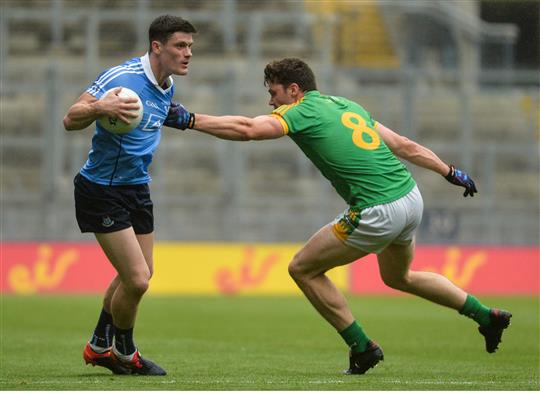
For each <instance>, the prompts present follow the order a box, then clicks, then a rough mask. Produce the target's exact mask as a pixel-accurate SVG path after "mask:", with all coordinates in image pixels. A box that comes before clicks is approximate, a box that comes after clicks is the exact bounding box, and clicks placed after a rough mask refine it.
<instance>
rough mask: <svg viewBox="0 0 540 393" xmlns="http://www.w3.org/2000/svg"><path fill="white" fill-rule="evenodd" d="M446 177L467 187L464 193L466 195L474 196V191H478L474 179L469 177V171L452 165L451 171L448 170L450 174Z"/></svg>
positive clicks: (456, 183) (451, 181)
mask: <svg viewBox="0 0 540 393" xmlns="http://www.w3.org/2000/svg"><path fill="white" fill-rule="evenodd" d="M444 178H445V179H446V180H448V181H449V182H450V183H452V184H455V185H456V186H461V187H465V192H464V193H463V196H464V197H466V196H467V195H470V196H474V193H475V192H478V191H477V190H476V185H475V184H474V181H473V179H471V178H470V177H469V175H468V174H467V172H464V171H462V170H461V169H457V168H456V167H455V166H453V165H450V172H448V175H446V176H445V177H444Z"/></svg>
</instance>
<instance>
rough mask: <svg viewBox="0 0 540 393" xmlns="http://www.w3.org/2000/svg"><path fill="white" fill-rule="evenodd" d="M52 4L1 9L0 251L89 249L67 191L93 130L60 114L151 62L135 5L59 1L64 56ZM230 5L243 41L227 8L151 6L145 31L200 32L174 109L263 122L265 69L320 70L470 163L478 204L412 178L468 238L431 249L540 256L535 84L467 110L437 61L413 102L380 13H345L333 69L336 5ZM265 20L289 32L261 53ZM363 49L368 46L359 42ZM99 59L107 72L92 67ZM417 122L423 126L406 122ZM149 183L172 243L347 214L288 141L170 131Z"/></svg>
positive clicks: (433, 237) (331, 88)
mask: <svg viewBox="0 0 540 393" xmlns="http://www.w3.org/2000/svg"><path fill="white" fill-rule="evenodd" d="M53 3H54V2H52V1H45V0H25V1H5V2H3V3H2V7H3V11H4V10H8V9H9V12H7V13H5V14H4V16H3V18H7V19H6V20H7V21H9V23H8V24H6V26H7V27H6V28H7V29H8V33H9V34H8V35H7V37H8V38H6V36H4V38H2V39H4V40H7V42H4V44H5V50H6V53H7V54H8V56H7V57H6V58H5V59H4V60H2V61H3V63H2V64H3V65H5V67H4V68H3V71H2V76H3V78H4V79H3V80H4V81H6V83H5V86H3V90H2V93H1V94H0V117H1V120H0V122H1V129H2V155H3V158H2V168H1V184H0V186H1V187H2V199H3V203H4V212H3V214H2V220H3V228H4V233H3V237H4V239H8V240H9V239H11V240H15V239H17V240H21V239H43V238H62V239H73V240H76V239H81V238H82V237H81V235H80V234H79V233H78V230H77V228H76V223H75V220H74V218H73V208H72V203H73V202H72V197H71V195H72V194H71V193H72V185H71V179H72V177H73V176H74V174H75V173H76V171H77V170H78V168H79V167H80V165H81V164H82V163H83V161H84V160H85V158H86V155H87V152H88V149H89V146H90V138H91V134H92V132H91V127H90V128H89V129H88V130H86V131H85V132H75V133H69V134H67V133H65V131H63V129H62V125H61V116H62V114H63V113H64V112H65V110H67V108H68V107H69V105H70V103H71V102H72V101H73V100H74V99H75V98H76V97H77V96H78V95H79V94H80V93H81V92H82V91H83V90H84V88H85V87H86V85H87V84H88V83H89V82H90V81H91V80H92V79H93V78H94V77H95V76H96V75H97V73H98V72H99V70H101V69H103V68H105V67H108V66H110V65H113V64H118V62H120V61H122V60H123V59H126V58H128V57H130V56H137V55H140V54H142V53H143V51H144V50H145V49H146V41H145V40H146V38H145V36H144V34H143V35H142V36H141V33H140V31H139V30H138V29H137V28H136V27H135V25H134V23H133V20H130V17H129V15H128V16H126V15H125V12H127V11H125V10H128V9H129V10H130V11H129V12H136V10H133V7H131V8H130V7H127V5H128V3H129V4H133V2H131V1H129V2H128V1H118V2H106V1H103V2H93V5H92V6H91V7H89V6H88V2H86V1H79V0H77V1H69V2H64V10H63V15H64V17H65V23H64V29H63V30H62V32H61V35H60V37H61V38H60V40H61V42H60V43H59V42H56V43H55V38H54V35H55V34H59V33H58V32H57V33H55V32H54V29H53V27H52V21H53V20H54V19H50V16H51V15H49V14H46V13H44V12H43V10H44V9H46V10H48V11H47V12H52V11H51V10H52V8H53ZM225 3H227V4H229V5H231V4H232V5H236V8H235V10H236V11H235V13H233V15H234V17H235V20H236V23H237V26H236V28H235V29H233V30H234V31H233V30H231V29H230V27H229V28H228V27H227V26H222V25H220V24H219V23H216V20H218V21H219V20H221V18H223V17H225V16H224V15H226V13H225V12H226V10H225V8H222V7H218V6H216V2H215V1H210V0H206V1H187V2H182V5H181V6H180V7H181V8H179V6H178V2H175V1H166V0H156V1H151V2H141V4H144V5H145V7H146V8H145V9H146V12H147V14H145V17H144V18H143V19H144V20H145V21H146V20H148V19H150V20H151V18H152V17H153V16H155V15H156V14H158V13H161V12H163V11H164V10H167V11H168V12H171V13H178V14H180V15H185V16H186V18H188V19H189V18H190V16H191V17H192V19H193V20H194V23H195V24H196V26H197V28H198V29H199V34H198V35H197V36H196V44H195V46H194V59H193V62H192V64H191V66H190V74H189V76H188V77H186V78H176V82H177V86H178V89H177V97H176V98H177V99H178V100H181V101H182V102H183V103H184V104H186V105H187V106H188V107H189V108H190V109H191V110H194V111H196V112H205V113H213V114H224V113H231V112H232V113H238V114H240V113H241V114H245V115H257V114H261V113H265V112H267V111H269V110H270V107H269V106H267V96H266V91H265V89H264V87H263V85H262V68H263V66H264V64H266V62H267V61H268V60H270V59H272V58H279V57H284V56H301V57H303V58H305V59H306V60H307V61H308V62H310V64H312V66H313V68H314V69H315V71H316V73H317V75H318V76H319V85H320V88H321V90H322V91H323V92H328V93H332V94H337V95H344V96H348V97H350V98H352V99H355V100H357V101H358V102H360V103H361V104H362V105H364V106H365V107H366V108H368V110H369V111H370V112H371V113H372V114H373V116H374V118H376V119H378V120H379V121H381V122H382V123H384V124H386V125H388V126H389V127H391V128H395V129H396V130H400V131H402V132H403V133H404V134H405V135H408V136H410V137H414V138H416V139H418V140H419V141H420V142H422V143H423V144H425V145H426V146H428V147H432V148H433V149H434V150H435V151H436V152H438V153H440V155H441V157H443V159H445V160H447V161H451V162H454V163H456V164H457V165H464V164H465V163H464V160H465V161H466V160H469V163H470V167H468V168H467V169H468V170H469V171H470V172H471V173H472V174H473V177H474V178H475V179H476V180H477V182H478V185H479V189H480V193H479V195H478V198H476V197H475V198H474V199H473V200H470V201H465V200H462V199H461V195H460V194H459V190H456V189H454V188H452V187H451V186H449V185H448V184H447V183H446V182H444V181H443V180H441V179H440V178H439V177H438V176H437V175H434V174H433V173H430V172H427V171H423V170H419V169H413V168H411V169H412V170H413V172H414V174H415V177H416V179H417V180H418V183H419V184H420V186H421V189H422V192H423V195H424V199H425V202H426V211H427V212H429V211H430V210H433V211H440V212H442V214H446V215H448V216H454V215H455V216H456V217H458V221H459V225H460V231H459V232H458V233H457V234H455V233H454V234H452V235H448V234H445V233H438V232H436V231H435V232H434V231H433V229H432V228H429V227H423V229H422V232H421V234H420V238H421V239H424V240H425V241H426V242H444V241H455V242H462V243H500V242H507V243H511V244H523V243H534V242H537V240H538V222H537V217H538V213H539V206H538V201H539V187H538V135H539V127H540V125H539V120H538V112H539V100H538V92H537V89H538V85H536V86H534V85H532V88H523V87H516V86H513V85H511V84H508V85H498V86H496V87H495V88H483V87H482V86H481V84H477V85H476V86H475V89H473V91H472V93H471V94H472V96H471V97H469V98H468V99H470V102H469V105H466V106H465V107H464V104H463V102H464V101H463V95H462V94H463V91H462V90H461V89H462V87H460V86H459V84H458V83H456V81H455V80H448V78H446V77H445V75H446V74H445V70H444V66H443V65H441V64H440V63H438V62H437V61H434V62H431V63H430V57H429V51H428V52H426V53H424V54H425V56H424V59H425V61H426V62H425V63H423V64H422V65H421V67H420V68H418V69H417V70H416V72H417V74H416V76H417V78H418V80H417V81H416V83H415V85H414V86H412V87H411V90H410V93H411V94H412V96H411V97H409V96H408V94H409V93H408V91H407V80H406V78H403V75H404V74H402V71H403V68H402V67H404V61H405V60H406V59H404V58H401V57H400V56H401V52H400V51H395V50H394V48H395V45H396V43H395V42H392V35H391V34H390V32H389V31H388V30H387V29H386V28H385V26H386V24H385V14H384V13H383V12H382V11H381V9H380V7H379V6H378V5H377V3H376V2H367V3H365V2H361V3H355V4H357V5H356V6H354V7H353V5H351V4H352V3H351V4H349V3H347V4H349V5H345V3H344V4H343V5H342V7H345V8H343V9H341V11H342V13H343V14H345V13H350V12H352V11H354V12H356V14H355V15H356V18H357V19H356V22H358V23H353V24H350V23H347V19H343V20H342V22H343V23H341V28H338V29H337V32H338V33H337V35H336V39H337V40H338V43H339V45H338V46H337V48H336V52H332V56H335V57H332V56H329V57H328V56H326V57H325V54H326V55H328V53H326V52H325V51H333V47H332V44H331V43H324V45H322V44H321V42H320V41H319V40H318V37H320V34H321V33H320V31H321V30H320V28H321V26H322V25H323V24H322V23H317V22H316V21H319V22H320V21H321V19H317V18H323V17H325V15H329V14H335V12H334V11H335V10H333V9H329V8H328V7H330V5H329V4H332V2H321V3H320V4H319V5H317V4H315V3H314V2H305V4H304V3H302V2H288V1H272V2H242V1H238V2H234V1H233V2H224V3H223V4H225ZM359 4H362V5H359ZM304 6H305V8H304ZM325 7H327V8H325ZM332 7H333V6H332ZM347 7H348V8H347ZM351 7H353V8H351ZM306 9H307V10H308V11H310V12H312V15H313V18H314V19H313V20H311V22H310V19H305V20H304V19H302V20H301V22H299V23H297V24H295V23H293V22H289V20H293V19H294V15H296V13H299V12H300V13H302V14H303V15H304V14H305V13H306ZM104 11H106V13H105V12H104ZM124 11H125V12H124ZM345 11H346V12H345ZM41 14H42V15H41ZM92 15H93V16H92ZM106 15H108V16H106ZM257 15H267V16H268V17H270V16H271V15H277V16H279V15H282V16H283V18H282V19H283V21H282V22H281V24H279V23H278V24H276V25H273V24H269V25H267V26H262V27H261V31H260V32H259V33H260V36H259V37H260V41H257V40H255V39H254V38H253V37H254V36H253V34H252V33H253V30H252V29H254V28H255V27H256V26H254V23H253V22H250V17H253V18H256V17H257ZM291 15H292V17H291ZM229 16H230V15H229ZM338 16H339V12H338ZM342 16H343V15H342ZM92 18H96V19H95V21H94V22H92V20H93V19H92ZM287 18H289V19H287ZM254 20H255V19H254ZM197 21H198V22H197ZM313 21H315V22H313ZM360 22H361V23H360ZM93 23H95V24H93ZM338 26H339V25H338ZM358 26H362V32H363V34H361V33H362V32H361V31H360V30H359V29H360V28H359V27H358ZM92 29H96V31H97V32H98V33H99V36H97V35H95V31H94V32H93V31H92ZM231 31H233V33H234V34H232V35H231ZM227 34H229V36H227ZM225 36H227V37H228V38H227V37H225ZM365 36H369V38H370V40H368V41H370V42H373V45H370V44H369V42H366V41H364V39H365V38H363V37H365ZM96 37H97V38H96ZM343 37H354V40H352V41H347V40H345V39H343ZM92 38H96V40H97V41H92ZM56 39H59V38H56ZM231 43H232V44H231ZM351 44H352V45H353V46H354V47H361V48H363V50H364V51H365V52H363V53H362V56H356V54H355V52H354V50H353V49H354V48H351V47H350V45H351ZM325 45H326V47H321V46H325ZM89 46H90V47H91V48H90V49H89V48H88V47H89ZM92 48H93V49H92ZM376 48H379V49H380V51H375V49H376ZM88 51H90V53H95V54H97V55H98V58H97V59H96V60H95V61H89V58H88V57H87V56H88V53H89V52H88ZM92 51H93V52H92ZM328 58H330V60H331V61H330V63H329V62H328ZM51 97H53V99H52V100H51ZM409 98H412V100H413V105H412V106H410V105H411V102H410V101H408V100H409ZM29 105H30V106H31V110H30V109H29ZM410 108H413V109H414V112H413V113H412V114H410V115H408V114H407V110H408V109H410ZM464 109H467V110H470V113H471V120H472V123H473V124H472V126H471V133H470V134H469V135H466V137H467V139H466V140H463V137H464V136H463V135H462V133H461V130H462V128H463V111H464ZM407 120H409V121H407ZM410 125H413V126H414V128H413V130H410V129H408V126H410ZM413 131H414V132H413ZM460 144H461V145H460ZM460 146H461V147H460ZM49 149H53V150H52V151H53V152H52V153H51V152H50V150H49ZM463 150H466V151H469V152H470V153H468V155H467V154H465V153H463ZM51 154H52V155H54V157H51ZM55 160H56V161H55ZM152 171H153V177H154V182H153V184H152V189H153V196H154V200H155V202H156V216H157V221H158V223H159V225H158V226H157V228H158V229H157V230H158V238H159V239H161V240H166V239H178V240H240V241H302V240H305V239H306V238H307V237H308V236H309V234H310V233H311V232H313V231H315V230H316V229H317V228H318V227H319V226H321V225H323V224H324V223H326V222H328V221H329V220H330V219H332V218H333V217H334V215H336V214H338V213H339V212H340V211H341V210H342V209H343V208H344V207H345V206H344V203H343V202H342V201H340V199H339V197H338V196H337V195H335V193H334V192H333V191H332V190H331V188H330V186H329V185H328V184H327V183H326V182H325V181H324V179H322V177H321V175H320V174H319V173H317V171H316V170H315V169H314V168H313V166H312V165H311V164H310V163H309V162H308V161H307V159H305V157H303V155H302V153H301V152H300V151H299V150H298V149H297V148H296V146H295V145H294V144H293V143H291V141H289V140H288V139H286V138H283V139H282V140H277V141H269V142H248V143H242V144H234V143H230V142H225V141H221V140H217V139H212V138H210V137H208V136H206V135H200V134H196V133H193V132H186V133H182V134H181V135H178V132H176V131H172V130H165V131H164V132H163V142H162V145H161V146H160V148H159V150H158V154H157V156H156V159H155V162H154V164H153V167H152ZM50 182H52V185H51V184H50ZM493 212H497V214H493ZM36 222H39V225H35V223H36ZM198 223H201V224H202V225H199V224H198ZM484 228H488V229H484Z"/></svg>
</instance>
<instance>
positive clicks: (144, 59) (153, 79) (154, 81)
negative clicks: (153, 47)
mask: <svg viewBox="0 0 540 393" xmlns="http://www.w3.org/2000/svg"><path fill="white" fill-rule="evenodd" d="M140 59H141V63H142V66H143V70H144V73H145V74H146V77H147V78H148V79H149V80H150V82H152V84H153V85H154V86H155V87H156V89H158V90H159V91H160V92H162V93H163V94H165V93H168V92H169V91H170V90H171V88H172V85H173V78H172V76H170V75H169V77H168V78H167V86H168V87H167V88H166V89H163V88H162V87H161V86H160V85H158V82H157V79H156V77H155V75H154V72H153V71H152V67H151V66H150V56H149V55H148V52H146V54H145V55H144V56H142V57H141V58H140Z"/></svg>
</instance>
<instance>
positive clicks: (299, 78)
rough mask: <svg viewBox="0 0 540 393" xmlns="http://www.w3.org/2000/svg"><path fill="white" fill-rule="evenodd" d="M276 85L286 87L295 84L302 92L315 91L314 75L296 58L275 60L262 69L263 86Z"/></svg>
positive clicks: (305, 64)
mask: <svg viewBox="0 0 540 393" xmlns="http://www.w3.org/2000/svg"><path fill="white" fill-rule="evenodd" d="M268 83H278V84H281V85H283V86H285V87H288V86H289V85H290V84H291V83H296V84H297V85H298V87H300V89H302V91H310V90H317V83H316V82H315V75H314V74H313V71H311V68H309V66H308V65H307V63H305V62H304V61H302V60H300V59H297V58H294V57H293V58H285V59H283V60H276V61H273V62H271V63H269V64H267V65H266V67H265V68H264V84H265V85H267V84H268Z"/></svg>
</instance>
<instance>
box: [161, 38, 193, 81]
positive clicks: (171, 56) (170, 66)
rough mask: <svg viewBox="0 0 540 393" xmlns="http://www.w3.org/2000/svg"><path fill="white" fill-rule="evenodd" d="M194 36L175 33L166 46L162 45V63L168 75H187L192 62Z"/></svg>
mask: <svg viewBox="0 0 540 393" xmlns="http://www.w3.org/2000/svg"><path fill="white" fill-rule="evenodd" d="M192 45H193V36H192V34H191V33H181V32H176V33H174V34H173V35H172V36H171V37H170V38H169V40H168V41H167V42H166V43H165V44H160V49H161V53H160V56H159V58H160V62H161V66H162V68H163V69H164V70H167V71H168V72H167V73H168V74H169V75H171V74H174V75H186V74H187V73H188V65H189V61H190V60H191V46H192Z"/></svg>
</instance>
